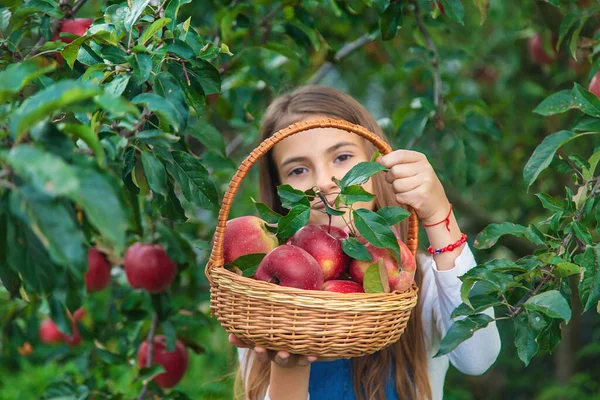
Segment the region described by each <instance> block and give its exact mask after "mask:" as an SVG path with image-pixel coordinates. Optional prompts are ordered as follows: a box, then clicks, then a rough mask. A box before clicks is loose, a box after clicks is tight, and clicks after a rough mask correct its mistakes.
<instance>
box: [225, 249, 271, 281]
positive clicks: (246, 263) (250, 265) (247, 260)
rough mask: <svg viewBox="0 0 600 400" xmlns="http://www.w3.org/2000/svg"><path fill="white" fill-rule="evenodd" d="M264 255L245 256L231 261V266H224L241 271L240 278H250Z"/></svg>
mask: <svg viewBox="0 0 600 400" xmlns="http://www.w3.org/2000/svg"><path fill="white" fill-rule="evenodd" d="M265 255H266V254H265V253H252V254H246V255H243V256H241V257H238V258H236V259H235V260H233V262H232V263H231V264H227V265H225V266H226V267H228V268H231V269H235V268H238V269H239V270H240V271H242V276H245V277H252V276H254V273H255V272H256V268H258V264H260V262H261V261H262V259H263V258H265Z"/></svg>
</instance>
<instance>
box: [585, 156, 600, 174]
mask: <svg viewBox="0 0 600 400" xmlns="http://www.w3.org/2000/svg"><path fill="white" fill-rule="evenodd" d="M599 162H600V150H598V151H596V152H595V153H594V154H592V155H591V156H590V158H589V159H588V163H589V164H590V166H589V168H584V169H583V171H582V172H583V179H585V180H590V179H592V178H593V177H594V174H595V173H596V167H597V166H598V163H599Z"/></svg>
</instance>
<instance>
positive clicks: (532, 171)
mask: <svg viewBox="0 0 600 400" xmlns="http://www.w3.org/2000/svg"><path fill="white" fill-rule="evenodd" d="M576 136H577V135H576V134H575V133H574V132H572V131H559V132H556V133H553V134H551V135H548V136H546V137H545V138H544V140H543V141H542V143H540V144H539V145H538V147H536V149H535V151H534V152H533V154H532V155H531V158H529V161H527V165H525V168H524V169H523V178H524V179H525V184H526V185H527V188H528V189H529V187H530V186H531V185H532V184H533V182H535V180H536V179H537V177H538V175H539V174H540V172H542V171H543V170H545V169H546V168H547V167H548V165H550V162H552V159H553V158H554V153H556V151H557V150H558V149H559V148H560V147H561V146H563V145H564V144H565V143H568V142H569V141H570V140H572V139H573V138H575V137H576Z"/></svg>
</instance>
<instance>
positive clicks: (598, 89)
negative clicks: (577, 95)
mask: <svg viewBox="0 0 600 400" xmlns="http://www.w3.org/2000/svg"><path fill="white" fill-rule="evenodd" d="M588 90H589V91H590V92H592V93H594V94H595V95H596V96H598V97H600V71H598V72H596V73H595V74H594V76H593V77H592V80H591V81H590V86H588Z"/></svg>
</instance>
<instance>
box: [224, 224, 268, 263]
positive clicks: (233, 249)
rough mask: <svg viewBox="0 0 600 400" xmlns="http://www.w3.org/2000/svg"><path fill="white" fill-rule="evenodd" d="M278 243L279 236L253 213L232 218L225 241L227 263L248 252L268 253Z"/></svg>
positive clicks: (226, 230) (226, 231) (226, 229)
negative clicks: (270, 230)
mask: <svg viewBox="0 0 600 400" xmlns="http://www.w3.org/2000/svg"><path fill="white" fill-rule="evenodd" d="M278 244H279V242H278V241H277V237H276V236H275V234H273V233H271V232H269V231H268V230H267V225H266V223H265V221H263V220H262V219H260V218H258V217H255V216H252V215H248V216H244V217H238V218H234V219H231V220H229V221H227V225H226V228H225V238H224V242H223V256H224V258H225V264H231V263H232V262H233V261H235V260H236V259H237V258H238V257H241V256H245V255H246V254H254V253H265V254H266V253H268V252H269V251H271V250H273V249H274V248H275V247H277V245H278Z"/></svg>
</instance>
